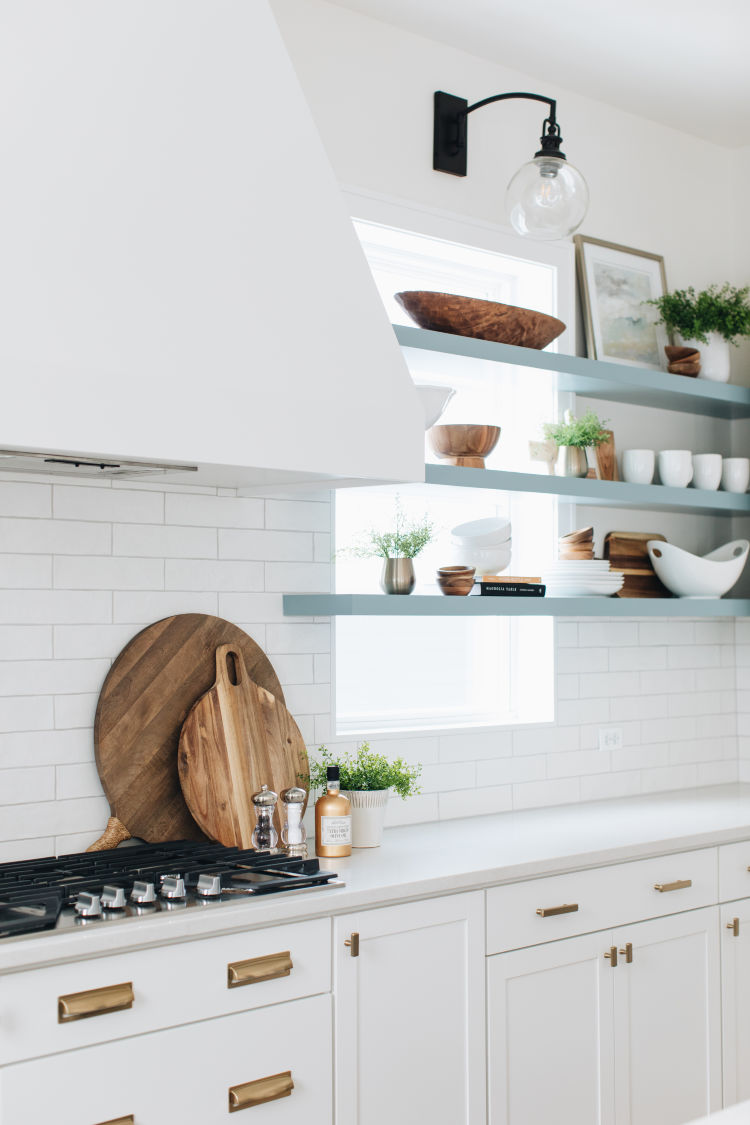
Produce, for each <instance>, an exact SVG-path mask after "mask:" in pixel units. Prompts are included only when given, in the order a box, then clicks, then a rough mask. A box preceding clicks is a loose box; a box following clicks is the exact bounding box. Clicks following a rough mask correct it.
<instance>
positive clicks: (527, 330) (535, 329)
mask: <svg viewBox="0 0 750 1125" xmlns="http://www.w3.org/2000/svg"><path fill="white" fill-rule="evenodd" d="M395 296H396V300H397V301H398V303H399V304H400V305H401V306H402V308H404V309H406V311H407V312H408V314H409V316H410V317H411V318H412V320H413V321H415V322H416V323H417V324H418V325H419V327H420V328H428V329H430V330H431V331H433V332H450V333H452V334H453V335H454V336H473V337H474V338H475V339H476V340H491V341H492V342H493V343H496V344H517V345H518V346H519V347H522V348H536V349H537V350H540V349H541V348H546V347H547V344H551V343H552V341H553V340H556V339H557V337H558V336H559V335H560V334H561V333H562V332H564V331H565V325H564V324H563V322H562V321H561V320H558V319H557V317H556V316H548V315H547V313H541V312H536V311H535V310H534V309H522V308H519V307H518V306H517V305H502V304H500V303H499V302H497V301H481V300H479V298H477V297H457V296H456V295H455V294H453V293H430V292H427V291H425V290H422V289H416V290H409V291H407V292H404V293H396V295H395Z"/></svg>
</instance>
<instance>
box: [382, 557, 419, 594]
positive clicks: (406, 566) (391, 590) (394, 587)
mask: <svg viewBox="0 0 750 1125" xmlns="http://www.w3.org/2000/svg"><path fill="white" fill-rule="evenodd" d="M415 582H416V578H415V577H414V563H413V561H412V559H386V560H385V561H384V563H383V573H382V574H381V576H380V585H381V588H382V589H383V591H384V593H386V594H410V593H411V592H412V590H413V589H414V583H415Z"/></svg>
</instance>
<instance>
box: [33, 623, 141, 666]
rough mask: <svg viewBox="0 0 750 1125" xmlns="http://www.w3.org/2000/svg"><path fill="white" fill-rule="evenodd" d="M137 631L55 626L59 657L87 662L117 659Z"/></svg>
mask: <svg viewBox="0 0 750 1125" xmlns="http://www.w3.org/2000/svg"><path fill="white" fill-rule="evenodd" d="M137 632H138V628H137V626H136V627H134V626H133V625H55V627H54V630H53V635H54V646H55V647H54V652H55V658H56V659H58V660H86V659H93V658H95V657H105V658H109V659H110V660H114V658H115V657H116V656H117V654H118V653H119V652H120V651H121V650H122V649H123V648H125V645H126V644H127V643H128V641H130V640H132V638H133V637H134V636H135V634H136V633H137ZM50 655H52V654H51V653H50Z"/></svg>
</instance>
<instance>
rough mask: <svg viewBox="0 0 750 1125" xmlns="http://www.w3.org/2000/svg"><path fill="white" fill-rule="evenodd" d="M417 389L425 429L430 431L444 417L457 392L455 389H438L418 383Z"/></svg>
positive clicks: (427, 384) (429, 384)
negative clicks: (444, 412)
mask: <svg viewBox="0 0 750 1125" xmlns="http://www.w3.org/2000/svg"><path fill="white" fill-rule="evenodd" d="M416 388H417V394H418V395H419V401H420V402H421V403H422V409H423V411H424V428H425V429H426V430H429V429H430V428H431V427H432V426H434V425H435V423H436V422H437V420H438V418H440V417H441V416H442V414H443V411H444V410H445V408H446V406H447V405H448V403H449V402H450V400H451V399H452V398H453V396H454V394H455V393H456V392H455V391H454V389H453V387H438V386H436V385H434V384H432V383H417V384H416Z"/></svg>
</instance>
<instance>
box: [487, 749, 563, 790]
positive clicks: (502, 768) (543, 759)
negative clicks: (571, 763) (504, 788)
mask: <svg viewBox="0 0 750 1125" xmlns="http://www.w3.org/2000/svg"><path fill="white" fill-rule="evenodd" d="M560 756H561V755H559V754H556V755H555V757H556V758H557V757H560ZM548 760H549V759H548V758H547V755H546V754H529V755H523V756H521V757H517V758H486V759H484V760H483V761H481V762H477V778H476V784H477V785H478V786H479V787H480V789H481V788H484V786H486V785H515V784H517V783H518V782H520V781H541V780H542V779H543V778H545V777H546V776H547V762H548Z"/></svg>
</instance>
